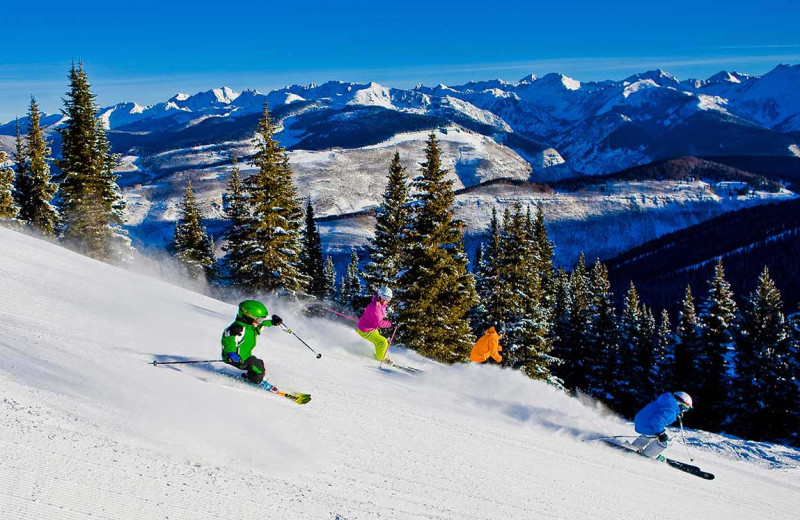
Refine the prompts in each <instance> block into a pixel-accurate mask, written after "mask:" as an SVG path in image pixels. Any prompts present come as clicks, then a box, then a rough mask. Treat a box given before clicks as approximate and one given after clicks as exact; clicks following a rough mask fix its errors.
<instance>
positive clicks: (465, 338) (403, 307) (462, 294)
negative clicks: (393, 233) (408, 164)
mask: <svg viewBox="0 0 800 520" xmlns="http://www.w3.org/2000/svg"><path fill="white" fill-rule="evenodd" d="M446 175H447V170H445V169H443V168H442V164H441V158H440V151H439V144H438V142H437V140H436V135H434V134H431V135H430V137H429V138H428V142H427V146H426V148H425V162H424V163H422V169H421V175H420V176H418V177H417V178H416V179H415V180H414V183H413V187H414V188H415V189H416V194H415V200H414V202H413V206H412V209H413V212H412V218H411V221H410V223H409V225H408V227H407V228H406V232H405V233H404V236H405V241H404V243H405V247H404V250H403V254H402V258H403V262H402V264H403V269H402V270H401V271H400V272H399V274H398V279H397V285H396V287H397V289H398V290H397V293H398V298H397V300H398V308H399V310H398V313H399V320H398V323H400V325H401V326H400V327H399V328H398V336H401V337H400V338H399V339H400V341H401V342H402V343H404V344H405V345H407V346H409V347H411V348H414V349H416V350H418V351H419V352H420V353H421V354H423V355H425V356H429V357H432V358H434V359H437V360H439V361H444V362H456V361H462V360H465V359H466V358H467V356H468V355H469V352H470V350H471V348H472V344H473V343H474V339H475V338H474V336H473V335H472V332H471V330H470V327H469V321H468V313H469V309H470V308H471V307H472V306H473V305H475V304H476V303H477V297H476V294H475V280H474V278H473V277H472V273H470V272H469V271H468V270H467V263H468V261H467V255H466V254H465V253H464V243H463V235H462V229H463V222H461V221H460V220H457V219H455V218H454V209H453V202H454V199H455V194H454V193H453V181H451V180H448V179H447V178H446Z"/></svg>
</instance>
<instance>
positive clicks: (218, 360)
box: [153, 359, 225, 366]
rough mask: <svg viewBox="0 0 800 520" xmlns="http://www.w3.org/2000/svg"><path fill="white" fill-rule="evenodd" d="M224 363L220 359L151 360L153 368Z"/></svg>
mask: <svg viewBox="0 0 800 520" xmlns="http://www.w3.org/2000/svg"><path fill="white" fill-rule="evenodd" d="M224 362H225V361H224V360H222V359H204V360H199V361H157V360H155V359H154V360H153V366H158V365H181V364H184V363H224Z"/></svg>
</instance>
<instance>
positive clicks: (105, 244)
mask: <svg viewBox="0 0 800 520" xmlns="http://www.w3.org/2000/svg"><path fill="white" fill-rule="evenodd" d="M69 80H70V90H69V92H67V97H66V99H65V100H64V108H63V109H62V113H63V114H64V116H66V118H67V122H66V123H65V125H64V126H63V127H62V128H61V129H59V133H60V134H61V157H62V159H61V160H60V161H57V164H58V166H59V168H61V184H60V194H61V216H62V219H63V236H64V239H65V240H66V241H67V243H71V244H74V245H75V246H77V247H79V248H80V249H82V250H83V251H84V252H85V253H86V254H88V255H89V256H92V257H94V258H97V259H101V260H108V261H122V260H125V259H126V258H127V257H129V256H130V255H131V253H132V251H133V250H132V248H131V245H130V239H129V238H128V236H127V234H126V233H125V231H124V230H123V229H122V223H123V211H124V209H125V199H123V197H122V193H121V191H120V189H119V186H118V185H117V176H116V175H115V174H114V168H115V166H116V164H117V157H116V156H115V155H113V154H111V152H110V146H109V143H108V138H107V136H106V131H105V128H104V127H103V125H102V123H101V122H100V120H98V119H97V111H98V109H97V104H96V103H95V95H94V94H92V91H91V86H90V84H89V78H88V76H87V75H86V71H85V70H84V68H83V64H82V63H79V64H78V65H77V66H76V65H75V64H73V65H72V68H71V69H70V73H69Z"/></svg>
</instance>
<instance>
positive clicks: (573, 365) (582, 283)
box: [559, 253, 593, 390]
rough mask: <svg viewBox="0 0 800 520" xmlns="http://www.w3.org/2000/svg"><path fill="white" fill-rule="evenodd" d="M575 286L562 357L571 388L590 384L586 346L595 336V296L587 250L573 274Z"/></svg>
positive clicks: (567, 382)
mask: <svg viewBox="0 0 800 520" xmlns="http://www.w3.org/2000/svg"><path fill="white" fill-rule="evenodd" d="M569 285H570V287H571V288H572V297H571V298H570V309H569V324H568V330H569V333H568V335H567V337H566V341H564V342H562V350H563V353H562V354H561V356H559V357H561V360H562V361H563V363H564V364H563V365H562V372H563V374H564V376H563V379H564V384H565V386H566V387H567V388H573V389H581V390H585V389H586V387H587V370H588V367H587V366H586V348H587V343H588V342H589V340H590V337H591V326H592V319H593V315H592V296H591V292H590V286H591V284H590V280H589V276H588V273H587V272H586V259H585V257H584V255H583V253H581V254H580V256H579V257H578V263H577V264H576V265H575V269H573V270H572V272H571V273H570V277H569Z"/></svg>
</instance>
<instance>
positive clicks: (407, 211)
mask: <svg viewBox="0 0 800 520" xmlns="http://www.w3.org/2000/svg"><path fill="white" fill-rule="evenodd" d="M408 201H409V188H408V185H407V176H406V169H405V168H403V166H402V165H401V164H400V153H399V152H395V154H394V157H393V158H392V164H391V165H390V166H389V180H388V182H387V184H386V190H385V191H384V192H383V200H382V202H381V204H380V206H378V209H377V210H376V211H375V237H374V238H372V239H371V240H370V244H369V248H368V250H367V251H368V254H369V262H368V263H367V265H366V269H365V270H364V281H365V282H366V288H367V291H366V293H367V294H368V295H370V294H375V293H377V292H378V289H380V288H381V287H394V281H395V278H396V277H397V273H398V271H399V270H400V261H401V260H400V256H401V253H402V251H403V241H404V235H403V233H404V232H405V229H406V228H407V227H408V225H409V219H410V218H411V208H409V206H408Z"/></svg>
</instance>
